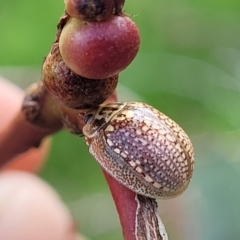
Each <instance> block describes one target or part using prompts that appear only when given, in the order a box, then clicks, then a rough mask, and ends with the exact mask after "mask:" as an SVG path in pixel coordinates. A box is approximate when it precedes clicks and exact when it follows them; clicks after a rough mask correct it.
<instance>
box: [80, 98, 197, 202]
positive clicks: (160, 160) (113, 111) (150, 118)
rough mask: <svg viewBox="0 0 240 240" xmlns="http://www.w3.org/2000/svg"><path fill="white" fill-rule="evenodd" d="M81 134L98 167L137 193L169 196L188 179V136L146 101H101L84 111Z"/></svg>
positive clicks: (191, 162) (190, 153) (190, 160)
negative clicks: (93, 107)
mask: <svg viewBox="0 0 240 240" xmlns="http://www.w3.org/2000/svg"><path fill="white" fill-rule="evenodd" d="M83 134H84V135H85V140H86V143H87V144H88V146H89V151H90V153H91V154H92V155H93V156H94V158H95V159H96V160H97V161H98V162H99V164H100V165H101V166H102V168H103V169H105V171H106V172H108V173H109V174H110V175H111V176H112V177H114V178H115V179H116V180H117V181H119V182H120V183H122V184H123V185H125V186H126V187H127V188H129V189H131V190H132V191H134V192H136V193H138V194H141V195H144V196H148V197H152V198H170V197H174V196H177V195H179V194H180V193H182V192H183V191H184V190H185V189H186V188H187V186H188V184H189V181H190V179H191V177H192V172H193V167H194V153H193V146H192V143H191V141H190V139H189V137H188V136H187V134H186V133H185V132H184V131H183V130H182V128H180V127H179V126H178V124H176V123H175V122H174V121H173V120H171V119H170V118H169V117H167V116H166V115H164V114H163V113H161V112H160V111H158V110H157V109H154V108H153V107H151V106H149V105H147V104H145V103H141V102H123V103H110V104H104V105H100V106H99V108H98V109H97V110H92V111H90V112H88V113H87V114H86V115H85V126H84V127H83Z"/></svg>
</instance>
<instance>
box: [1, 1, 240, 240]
mask: <svg viewBox="0 0 240 240" xmlns="http://www.w3.org/2000/svg"><path fill="white" fill-rule="evenodd" d="M63 9H64V4H63V0H58V1H56V0H47V1H36V2H35V1H31V0H21V1H19V0H18V1H17V0H12V1H7V0H1V1H0V27H1V30H0V74H1V75H3V76H5V77H7V78H8V79H10V80H11V81H13V82H15V83H17V84H18V85H20V86H21V87H23V88H24V87H26V86H27V85H28V84H29V83H31V82H34V81H36V80H37V79H38V78H39V76H40V71H41V64H42V61H43V57H44V56H46V55H47V53H48V51H49V49H50V46H51V44H52V42H53V40H54V37H55V32H56V24H57V22H58V19H59V17H60V15H61V14H62V13H63ZM124 9H125V10H126V12H127V13H129V14H131V15H132V16H133V19H134V21H135V22H136V23H137V24H138V26H139V29H140V32H141V40H142V43H141V49H140V52H139V54H138V55H137V57H136V59H135V60H134V62H133V63H132V64H131V65H130V66H129V67H128V69H126V70H125V71H124V72H123V73H122V74H121V75H120V85H119V88H118V93H119V99H121V100H129V99H130V100H141V101H145V102H147V103H149V104H151V105H153V106H154V107H156V108H158V109H160V110H161V111H162V112H164V113H165V114H166V115H168V116H170V117H171V118H172V119H174V120H175V121H176V122H178V123H179V124H180V125H181V126H182V127H183V128H184V129H185V131H186V132H187V133H188V134H189V136H190V137H191V139H192V141H193V143H194V146H195V152H196V167H195V172H194V175H193V179H192V182H191V184H190V187H189V189H188V190H187V192H186V193H184V194H183V196H181V197H179V198H176V199H174V200H170V201H160V202H159V209H160V211H161V216H162V218H163V221H164V222H165V224H166V227H167V229H168V232H169V236H170V239H171V240H215V239H216V240H226V239H231V240H239V239H240V227H239V226H238V225H239V223H240V206H239V205H240V186H239V185H240V184H239V180H240V148H239V143H240V131H239V129H240V113H239V109H240V93H239V90H240V2H238V1H235V0H228V1H226V0H218V1H214V0H201V1H197V0H196V1H189V0H182V1H176V0H175V1H174V0H168V1H161V0H152V1H139V0H127V1H126V5H125V8H124ZM40 175H41V177H42V178H43V179H45V180H46V181H47V182H48V183H49V184H51V185H52V186H53V187H54V188H55V189H56V190H57V191H58V193H59V194H60V196H61V197H62V199H63V201H64V202H65V203H66V204H67V205H68V206H69V208H70V210H71V212H72V214H73V216H74V218H75V219H76V221H77V223H78V224H79V226H80V227H81V232H83V234H85V235H86V236H88V237H89V238H90V239H93V240H94V239H98V240H112V239H113V240H118V239H122V236H121V229H120V225H119V221H118V217H117V214H116V210H115V208H114V204H113V202H112V200H111V197H110V193H109V191H108V187H107V185H106V183H105V180H104V177H103V175H102V172H101V170H100V168H99V166H98V165H97V163H96V162H95V161H94V160H93V158H92V157H91V156H89V154H88V150H87V147H86V146H85V144H84V143H83V141H82V139H80V138H79V137H76V136H73V135H71V134H69V133H67V132H64V131H62V132H60V133H57V134H55V135H54V137H53V144H52V149H51V152H50V155H49V158H48V161H47V163H46V165H45V166H44V169H43V170H42V172H41V173H40ZM119 194H121V193H119Z"/></svg>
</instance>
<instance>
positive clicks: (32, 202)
mask: <svg viewBox="0 0 240 240" xmlns="http://www.w3.org/2000/svg"><path fill="white" fill-rule="evenodd" d="M22 98H23V92H22V91H21V90H20V89H19V88H17V87H16V86H15V85H13V84H11V83H9V82H7V81H6V80H4V79H3V78H1V77H0V116H1V121H0V136H1V132H2V131H3V130H4V129H5V128H7V126H8V122H10V121H11V119H13V118H14V116H15V115H16V113H17V112H18V111H19V108H20V105H21V102H22ZM49 145H50V141H49V139H47V140H45V141H44V142H43V143H42V145H41V146H40V147H39V148H36V149H31V150H28V151H27V152H25V153H23V154H21V155H20V156H17V157H15V158H13V159H11V160H10V163H7V164H6V165H5V166H4V167H3V168H2V169H1V172H0V196H1V206H2V207H1V206H0V212H1V219H0V236H4V239H5V240H23V239H24V240H30V239H35V240H47V239H59V240H83V238H82V237H80V236H79V235H78V234H77V230H76V228H75V224H74V222H73V220H72V217H71V215H70V213H69V211H68V209H67V208H66V206H65V205H64V204H63V203H62V202H61V201H60V198H59V196H58V195H57V193H56V192H55V191H54V190H53V189H52V188H51V187H50V186H49V185H47V184H46V183H45V182H43V181H42V180H41V179H39V178H38V177H36V176H35V175H34V174H33V173H34V172H36V171H38V170H39V169H40V168H41V166H42V165H43V163H44V161H45V159H46V155H47V152H48V149H49ZM23 196H24V197H23ZM3 206H4V207H3ZM33 213H34V214H33ZM46 216H47V217H46ZM49 216H51V217H49ZM13 228H14V231H12V229H13Z"/></svg>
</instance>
